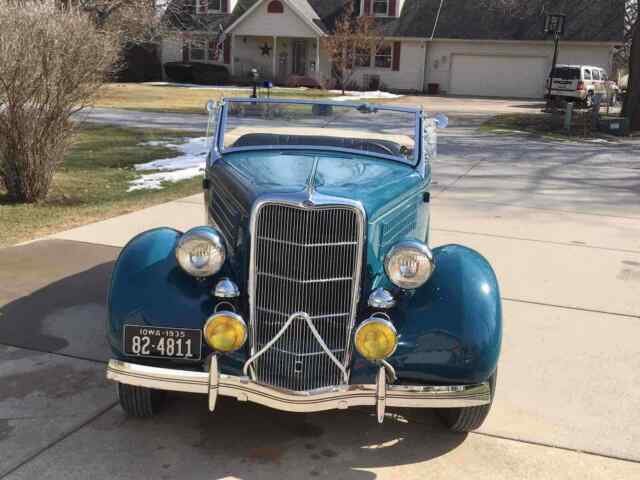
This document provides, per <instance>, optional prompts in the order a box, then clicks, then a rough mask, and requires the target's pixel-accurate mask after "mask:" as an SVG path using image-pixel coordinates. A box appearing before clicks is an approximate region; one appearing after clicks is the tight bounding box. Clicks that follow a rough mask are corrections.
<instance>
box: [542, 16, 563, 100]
mask: <svg viewBox="0 0 640 480" xmlns="http://www.w3.org/2000/svg"><path fill="white" fill-rule="evenodd" d="M566 19H567V16H566V15H564V14H561V13H550V14H548V15H547V17H546V19H545V22H544V33H545V35H553V41H554V50H553V65H552V66H551V71H550V72H549V90H548V91H547V105H550V104H551V87H552V86H553V72H554V71H555V69H556V64H557V63H558V46H559V43H560V36H561V35H562V34H564V25H565V22H566Z"/></svg>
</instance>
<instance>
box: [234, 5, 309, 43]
mask: <svg viewBox="0 0 640 480" xmlns="http://www.w3.org/2000/svg"><path fill="white" fill-rule="evenodd" d="M268 4H269V2H268V1H265V2H262V4H261V5H259V6H258V7H257V8H256V9H255V10H254V11H253V12H251V14H249V16H248V17H246V18H245V19H244V20H242V22H240V23H239V24H238V25H237V26H236V28H235V29H234V30H233V34H234V35H237V36H241V35H256V36H271V37H273V36H283V37H315V36H316V35H317V32H315V31H314V30H313V29H312V28H311V26H309V25H308V24H307V23H306V22H305V21H304V20H302V18H300V16H299V15H298V14H297V13H296V12H294V11H293V10H292V9H291V7H290V6H289V5H288V4H287V3H286V2H285V1H282V4H283V6H284V13H267V5H268Z"/></svg>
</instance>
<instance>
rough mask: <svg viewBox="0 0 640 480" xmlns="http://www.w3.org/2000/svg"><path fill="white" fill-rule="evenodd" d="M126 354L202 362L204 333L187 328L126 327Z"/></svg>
mask: <svg viewBox="0 0 640 480" xmlns="http://www.w3.org/2000/svg"><path fill="white" fill-rule="evenodd" d="M123 341H124V353H125V354H127V355H134V356H137V357H147V358H175V359H182V360H200V355H201V350H202V332H201V331H200V330H194V329H186V328H158V327H141V326H138V325H125V326H124V339H123Z"/></svg>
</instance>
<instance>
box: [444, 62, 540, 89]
mask: <svg viewBox="0 0 640 480" xmlns="http://www.w3.org/2000/svg"><path fill="white" fill-rule="evenodd" d="M546 70H547V60H546V58H545V57H515V56H514V57H508V56H491V55H453V59H452V64H451V88H450V93H452V94H454V95H478V96H486V97H516V98H541V97H542V96H543V95H544V84H545V79H546V77H547V75H548V72H547V71H546Z"/></svg>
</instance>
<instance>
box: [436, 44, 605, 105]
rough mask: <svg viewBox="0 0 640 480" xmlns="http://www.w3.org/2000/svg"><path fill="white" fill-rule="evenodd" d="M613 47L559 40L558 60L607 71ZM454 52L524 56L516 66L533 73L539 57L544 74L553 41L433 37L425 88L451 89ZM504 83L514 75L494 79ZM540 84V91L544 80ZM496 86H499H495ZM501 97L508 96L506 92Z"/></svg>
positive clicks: (479, 92) (483, 90) (485, 90)
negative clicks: (438, 86) (500, 40)
mask: <svg viewBox="0 0 640 480" xmlns="http://www.w3.org/2000/svg"><path fill="white" fill-rule="evenodd" d="M612 53H613V50H612V47H611V46H609V45H606V44H605V45H603V44H597V43H581V44H576V43H569V42H561V43H560V52H559V57H558V62H559V63H583V64H589V65H595V66H601V67H603V68H605V69H607V70H610V64H611V58H612ZM455 55H487V56H489V57H488V58H490V57H504V56H513V57H519V58H523V59H531V62H530V63H529V65H528V66H526V62H525V64H524V65H525V66H523V62H522V61H517V62H516V63H517V66H516V65H515V64H514V68H515V69H522V68H531V69H532V71H533V75H537V76H538V75H540V73H539V72H540V68H541V67H540V63H541V61H542V60H541V59H544V62H545V63H544V67H543V70H544V72H545V75H546V74H548V72H549V71H550V69H551V63H552V61H553V43H552V42H546V43H543V42H483V41H450V40H435V41H433V42H431V43H430V44H429V47H428V52H427V65H426V69H425V89H426V86H427V84H428V83H438V84H439V85H440V91H441V92H442V93H452V92H451V87H452V84H451V80H452V57H453V56H455ZM497 81H498V82H503V84H504V85H505V86H506V85H507V84H508V83H510V82H512V81H513V77H511V78H510V77H509V75H503V76H501V77H500V78H498V80H497ZM541 81H542V85H541V86H540V92H543V87H544V80H541ZM498 87H499V85H498ZM495 88H496V85H492V86H491V88H487V87H485V88H483V86H482V85H481V84H480V83H479V84H478V90H477V91H476V93H474V95H495V93H493V92H492V90H495ZM504 96H508V94H505V95H504Z"/></svg>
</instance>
